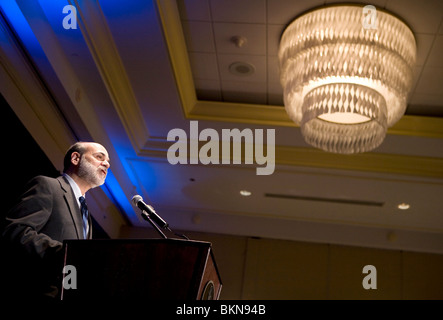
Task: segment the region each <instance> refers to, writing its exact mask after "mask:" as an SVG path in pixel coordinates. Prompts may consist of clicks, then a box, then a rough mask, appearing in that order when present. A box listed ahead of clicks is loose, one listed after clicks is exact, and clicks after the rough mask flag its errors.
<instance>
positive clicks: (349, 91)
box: [279, 5, 416, 154]
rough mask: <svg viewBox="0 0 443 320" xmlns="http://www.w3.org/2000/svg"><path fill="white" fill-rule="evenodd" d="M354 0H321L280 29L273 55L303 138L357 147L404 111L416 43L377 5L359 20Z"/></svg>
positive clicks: (332, 147)
mask: <svg viewBox="0 0 443 320" xmlns="http://www.w3.org/2000/svg"><path fill="white" fill-rule="evenodd" d="M362 9H363V8H362V7H361V6H353V5H346V6H331V7H323V8H321V9H317V10H315V11H311V12H309V13H306V14H304V15H302V16H301V17H299V18H297V19H296V20H295V21H293V22H292V23H291V24H290V25H289V26H288V27H287V28H286V30H285V31H284V33H283V36H282V39H281V43H280V48H279V62H280V71H281V76H280V80H281V84H282V86H283V89H284V90H283V91H284V103H285V108H286V111H287V113H288V115H289V116H290V118H291V119H292V120H293V121H294V122H295V123H297V124H299V125H300V127H301V132H302V134H303V136H304V137H305V140H306V142H308V143H309V144H311V145H313V146H315V147H317V148H320V149H323V150H325V151H329V152H335V153H345V154H347V153H356V152H366V151H370V150H372V149H374V148H376V147H377V146H379V145H380V144H381V143H382V142H383V140H384V137H385V135H386V131H387V128H388V127H391V126H392V125H394V124H395V123H396V122H397V121H398V120H399V119H400V118H401V117H402V116H403V114H404V112H405V110H406V103H407V98H408V93H409V91H410V89H411V86H412V68H413V66H414V64H415V59H416V43H415V38H414V35H413V33H412V31H411V30H410V29H409V28H408V27H407V26H406V24H404V23H403V22H402V21H400V20H399V19H398V18H396V17H394V16H392V15H390V14H388V13H386V12H384V11H379V10H377V16H376V18H377V29H367V28H366V29H365V28H364V27H363V24H362V21H363V18H364V16H363V10H362Z"/></svg>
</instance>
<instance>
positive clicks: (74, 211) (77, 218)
mask: <svg viewBox="0 0 443 320" xmlns="http://www.w3.org/2000/svg"><path fill="white" fill-rule="evenodd" d="M57 179H58V181H59V182H60V187H61V188H62V190H63V191H64V198H65V201H66V204H67V206H68V209H69V213H70V215H71V219H72V222H73V223H74V226H75V232H76V234H77V239H83V238H84V237H83V222H82V218H81V212H80V208H79V207H78V204H77V200H76V199H75V196H74V192H73V191H72V188H71V186H70V184H69V182H68V181H67V180H66V179H65V178H64V177H58V178H57Z"/></svg>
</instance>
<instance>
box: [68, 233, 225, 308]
mask: <svg viewBox="0 0 443 320" xmlns="http://www.w3.org/2000/svg"><path fill="white" fill-rule="evenodd" d="M64 250H65V256H64V264H63V266H64V267H65V266H66V268H64V270H65V272H66V273H65V275H64V277H66V280H65V284H63V283H62V285H61V299H62V300H77V299H84V298H90V299H97V298H100V299H101V298H122V299H127V298H128V299H129V298H134V299H151V300H211V299H215V300H218V299H219V296H220V291H221V288H222V283H221V279H220V275H219V273H218V270H217V265H216V263H215V260H214V256H213V253H212V249H211V243H209V242H201V241H192V240H179V239H143V240H141V239H140V240H138V239H137V240H133V239H118V240H65V241H64ZM68 270H73V271H72V273H71V272H68ZM68 280H69V281H68ZM73 281H75V284H76V288H74V286H72V284H73V283H72V282H73Z"/></svg>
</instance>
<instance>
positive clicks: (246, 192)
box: [240, 190, 252, 197]
mask: <svg viewBox="0 0 443 320" xmlns="http://www.w3.org/2000/svg"><path fill="white" fill-rule="evenodd" d="M240 194H241V195H242V196H243V197H249V196H250V195H251V194H252V192H251V191H248V190H240Z"/></svg>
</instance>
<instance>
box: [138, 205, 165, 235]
mask: <svg viewBox="0 0 443 320" xmlns="http://www.w3.org/2000/svg"><path fill="white" fill-rule="evenodd" d="M141 216H142V218H143V219H145V220H146V221H148V222H149V223H150V224H151V225H152V226H153V227H154V228H155V230H157V231H158V233H160V235H161V236H162V237H163V239H168V238H167V237H166V235H165V234H164V233H163V231H161V230H160V228H159V227H158V226H157V224H156V223H155V222H154V221H152V219H151V217H150V216H149V214H148V213H147V212H146V211H145V210H142V214H141ZM168 229H169V228H168ZM169 230H170V229H169Z"/></svg>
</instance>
